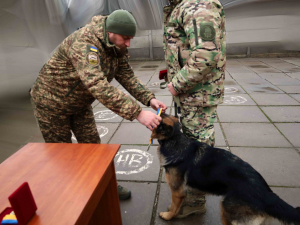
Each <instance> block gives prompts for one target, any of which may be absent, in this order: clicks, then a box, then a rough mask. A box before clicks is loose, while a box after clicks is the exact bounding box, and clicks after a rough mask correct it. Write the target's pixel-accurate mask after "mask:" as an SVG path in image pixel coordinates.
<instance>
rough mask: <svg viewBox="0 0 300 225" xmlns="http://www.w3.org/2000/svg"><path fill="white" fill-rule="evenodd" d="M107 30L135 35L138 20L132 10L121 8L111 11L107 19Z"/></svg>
mask: <svg viewBox="0 0 300 225" xmlns="http://www.w3.org/2000/svg"><path fill="white" fill-rule="evenodd" d="M105 24H106V30H107V31H108V32H111V33H115V34H122V35H126V36H132V37H134V36H135V33H136V22H135V19H134V17H133V16H132V15H131V13H130V12H128V11H126V10H123V9H119V10H116V11H114V12H113V13H111V14H110V15H109V16H108V17H107V19H106V22H105Z"/></svg>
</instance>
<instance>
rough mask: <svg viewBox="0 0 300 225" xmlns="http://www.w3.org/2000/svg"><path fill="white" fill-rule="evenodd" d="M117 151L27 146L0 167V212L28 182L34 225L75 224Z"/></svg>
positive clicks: (95, 146)
mask: <svg viewBox="0 0 300 225" xmlns="http://www.w3.org/2000/svg"><path fill="white" fill-rule="evenodd" d="M119 148H120V145H119V144H65V143H28V144H27V145H25V146H24V147H23V148H21V149H20V150H19V151H17V152H16V153H15V154H13V155H12V156H11V157H9V158H8V159H7V160H5V161H4V162H3V163H2V164H0V184H1V185H0V193H1V195H0V212H1V211H2V210H4V209H5V208H6V207H10V203H9V201H8V196H9V195H11V194H12V193H13V192H14V191H15V190H16V189H17V188H18V187H19V186H20V185H21V184H22V183H24V182H28V184H29V187H30V189H31V191H32V194H33V197H34V199H35V202H36V205H37V208H38V209H37V212H36V214H37V215H36V216H35V217H34V218H33V220H34V221H35V222H34V224H75V222H76V221H77V219H78V217H79V215H80V214H81V213H82V211H83V210H84V208H85V206H86V204H87V203H88V201H89V200H90V198H91V196H92V195H93V193H94V192H95V190H96V189H97V185H98V184H99V183H100V182H101V179H102V177H103V176H104V174H105V172H106V171H107V168H108V167H109V166H110V165H111V163H113V159H114V156H115V154H116V153H117V151H118V150H119ZM66 215H67V216H66ZM57 221H59V222H57ZM30 224H32V221H31V222H30Z"/></svg>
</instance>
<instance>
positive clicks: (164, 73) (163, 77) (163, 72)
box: [159, 70, 168, 80]
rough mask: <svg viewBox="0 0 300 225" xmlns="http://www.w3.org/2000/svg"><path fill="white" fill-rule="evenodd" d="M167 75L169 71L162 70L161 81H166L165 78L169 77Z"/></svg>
mask: <svg viewBox="0 0 300 225" xmlns="http://www.w3.org/2000/svg"><path fill="white" fill-rule="evenodd" d="M167 74H168V70H161V71H159V79H160V80H163V79H165V76H167Z"/></svg>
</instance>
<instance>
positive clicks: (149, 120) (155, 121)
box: [136, 110, 161, 131]
mask: <svg viewBox="0 0 300 225" xmlns="http://www.w3.org/2000/svg"><path fill="white" fill-rule="evenodd" d="M136 119H137V120H138V121H139V122H140V123H141V124H143V125H145V126H146V127H147V128H149V129H150V130H151V131H152V129H153V128H157V126H158V125H159V123H160V121H161V117H160V116H157V115H156V114H154V113H153V112H149V111H144V110H142V111H141V112H140V114H139V115H138V117H137V118H136Z"/></svg>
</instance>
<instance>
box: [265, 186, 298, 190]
mask: <svg viewBox="0 0 300 225" xmlns="http://www.w3.org/2000/svg"><path fill="white" fill-rule="evenodd" d="M269 187H271V188H295V189H296V188H300V186H283V185H269Z"/></svg>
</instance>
